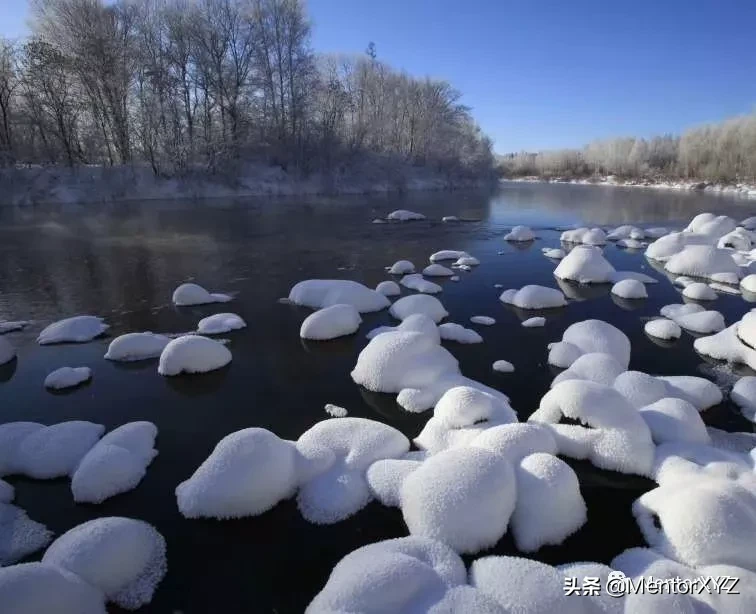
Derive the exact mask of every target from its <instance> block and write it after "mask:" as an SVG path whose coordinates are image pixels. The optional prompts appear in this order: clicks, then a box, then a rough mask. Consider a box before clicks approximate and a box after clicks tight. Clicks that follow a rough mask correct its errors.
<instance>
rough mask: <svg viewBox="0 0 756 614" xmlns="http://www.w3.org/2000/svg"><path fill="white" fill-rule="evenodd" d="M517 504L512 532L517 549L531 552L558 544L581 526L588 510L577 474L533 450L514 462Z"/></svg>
mask: <svg viewBox="0 0 756 614" xmlns="http://www.w3.org/2000/svg"><path fill="white" fill-rule="evenodd" d="M515 476H516V478H517V503H516V505H515V510H514V513H513V514H512V520H511V524H512V534H513V536H514V540H515V544H516V545H517V549H518V550H521V551H522V552H535V551H536V550H538V549H539V548H541V547H542V546H545V545H548V544H554V545H557V544H561V543H562V542H563V541H564V540H565V539H567V538H568V537H569V536H570V535H572V534H573V533H575V531H577V530H578V529H579V528H580V527H582V526H583V525H584V524H585V522H586V520H587V519H588V510H587V508H586V505H585V501H584V500H583V497H582V495H581V494H580V483H579V482H578V478H577V475H575V472H574V471H573V470H572V469H571V468H570V466H569V465H568V464H567V463H565V462H564V461H562V460H560V459H558V458H557V457H556V456H552V455H551V454H546V453H544V452H537V453H535V454H531V455H529V456H526V457H525V458H523V459H522V460H521V461H520V462H519V463H518V464H517V465H515Z"/></svg>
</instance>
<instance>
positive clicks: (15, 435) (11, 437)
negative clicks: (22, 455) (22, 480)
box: [0, 422, 45, 476]
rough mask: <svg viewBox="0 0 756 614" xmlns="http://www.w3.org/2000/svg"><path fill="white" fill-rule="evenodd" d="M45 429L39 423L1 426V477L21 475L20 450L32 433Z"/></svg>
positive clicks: (9, 423)
mask: <svg viewBox="0 0 756 614" xmlns="http://www.w3.org/2000/svg"><path fill="white" fill-rule="evenodd" d="M43 428H45V425H44V424H38V423H37V422H6V423H5V424H0V476H4V475H12V474H14V473H20V472H21V469H20V467H19V466H18V449H19V446H20V445H21V442H22V441H23V440H24V439H25V438H26V437H28V436H29V435H31V434H32V433H34V432H36V431H39V430H40V429H43Z"/></svg>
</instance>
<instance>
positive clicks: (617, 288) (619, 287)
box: [611, 279, 648, 299]
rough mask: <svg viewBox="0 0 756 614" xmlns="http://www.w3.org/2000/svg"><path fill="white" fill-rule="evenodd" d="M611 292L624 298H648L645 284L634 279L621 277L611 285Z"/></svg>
mask: <svg viewBox="0 0 756 614" xmlns="http://www.w3.org/2000/svg"><path fill="white" fill-rule="evenodd" d="M611 292H612V294H614V295H616V296H619V297H620V298H626V299H640V298H648V293H647V292H646V286H644V285H643V284H642V283H641V282H639V281H637V280H635V279H623V280H622V281H618V282H617V283H616V284H614V285H613V286H612V290H611Z"/></svg>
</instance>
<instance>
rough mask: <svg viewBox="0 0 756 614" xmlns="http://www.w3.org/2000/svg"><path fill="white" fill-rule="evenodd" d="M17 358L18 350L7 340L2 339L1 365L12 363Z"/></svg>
mask: <svg viewBox="0 0 756 614" xmlns="http://www.w3.org/2000/svg"><path fill="white" fill-rule="evenodd" d="M15 357H16V348H14V347H13V346H12V345H11V344H10V342H9V341H8V340H7V339H5V338H3V337H0V365H4V364H5V363H6V362H10V361H11V360H13V359H14V358H15Z"/></svg>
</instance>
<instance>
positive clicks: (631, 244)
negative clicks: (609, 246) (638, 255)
mask: <svg viewBox="0 0 756 614" xmlns="http://www.w3.org/2000/svg"><path fill="white" fill-rule="evenodd" d="M645 245H646V244H645V243H643V241H638V240H637V239H621V240H620V241H617V247H624V248H625V249H643V248H644V247H645Z"/></svg>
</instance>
